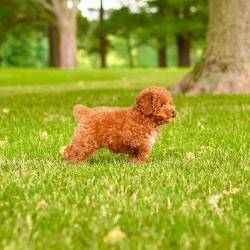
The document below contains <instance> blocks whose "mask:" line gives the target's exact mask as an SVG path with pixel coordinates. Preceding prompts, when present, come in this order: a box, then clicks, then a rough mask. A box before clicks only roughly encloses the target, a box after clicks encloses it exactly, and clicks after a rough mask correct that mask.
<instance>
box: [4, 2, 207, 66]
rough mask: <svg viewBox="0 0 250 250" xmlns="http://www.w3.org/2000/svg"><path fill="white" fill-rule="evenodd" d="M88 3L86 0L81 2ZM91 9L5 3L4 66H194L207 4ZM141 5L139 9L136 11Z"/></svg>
mask: <svg viewBox="0 0 250 250" xmlns="http://www.w3.org/2000/svg"><path fill="white" fill-rule="evenodd" d="M83 1H87V0H83ZM106 1H107V0H102V1H101V0H100V1H99V6H97V7H95V8H92V9H91V8H90V11H92V12H93V13H96V18H94V19H86V18H85V17H84V16H82V14H83V15H84V11H81V10H80V9H79V8H77V6H78V3H79V2H80V1H78V0H23V1H18V0H1V2H0V33H1V36H0V62H1V65H5V66H33V67H44V66H51V67H64V68H74V67H76V62H77V60H78V61H79V63H80V65H82V66H84V65H85V66H87V65H88V66H89V67H97V66H98V64H99V65H100V67H107V66H109V67H115V66H118V67H122V66H124V67H126V66H127V67H150V66H151V67H153V66H157V65H158V66H159V67H166V66H167V65H169V66H190V64H193V63H194V62H196V61H197V59H198V57H199V55H200V53H201V51H202V49H203V44H204V40H205V33H206V26H207V2H206V1H205V0H148V1H146V0H145V1H143V0H137V1H134V5H133V6H131V5H130V4H129V1H128V2H126V1H123V3H124V5H121V6H120V8H114V9H112V8H109V9H107V8H104V7H105V2H106ZM135 5H137V8H132V7H135Z"/></svg>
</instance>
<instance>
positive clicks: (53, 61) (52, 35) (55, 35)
mask: <svg viewBox="0 0 250 250" xmlns="http://www.w3.org/2000/svg"><path fill="white" fill-rule="evenodd" d="M48 34H49V66H50V67H59V66H60V53H59V32H58V27H57V26H56V25H55V24H50V25H49V31H48Z"/></svg>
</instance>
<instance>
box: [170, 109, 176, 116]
mask: <svg viewBox="0 0 250 250" xmlns="http://www.w3.org/2000/svg"><path fill="white" fill-rule="evenodd" d="M171 113H172V116H173V117H176V111H175V110H174V109H172V110H171Z"/></svg>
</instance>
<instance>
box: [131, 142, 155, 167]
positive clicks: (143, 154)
mask: <svg viewBox="0 0 250 250" xmlns="http://www.w3.org/2000/svg"><path fill="white" fill-rule="evenodd" d="M150 151H151V145H150V144H148V143H145V144H142V145H140V146H139V147H137V148H135V149H134V150H133V151H132V152H131V153H130V154H129V160H130V161H131V162H133V163H143V162H144V161H145V160H147V159H148V157H149V153H150Z"/></svg>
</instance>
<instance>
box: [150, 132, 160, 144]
mask: <svg viewBox="0 0 250 250" xmlns="http://www.w3.org/2000/svg"><path fill="white" fill-rule="evenodd" d="M157 135H158V132H157V131H156V130H154V131H153V132H151V133H150V134H149V136H148V137H149V142H150V144H151V145H154V144H155V141H156V137H157Z"/></svg>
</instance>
